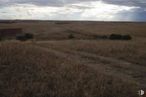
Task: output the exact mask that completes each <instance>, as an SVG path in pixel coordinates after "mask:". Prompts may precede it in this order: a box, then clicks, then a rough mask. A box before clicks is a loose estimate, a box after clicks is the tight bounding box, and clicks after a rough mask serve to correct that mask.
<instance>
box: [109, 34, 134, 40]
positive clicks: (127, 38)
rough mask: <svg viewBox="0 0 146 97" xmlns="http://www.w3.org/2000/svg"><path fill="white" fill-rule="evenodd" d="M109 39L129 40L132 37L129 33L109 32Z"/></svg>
mask: <svg viewBox="0 0 146 97" xmlns="http://www.w3.org/2000/svg"><path fill="white" fill-rule="evenodd" d="M109 39H111V40H131V39H132V37H131V36H130V35H120V34H111V35H110V37H109Z"/></svg>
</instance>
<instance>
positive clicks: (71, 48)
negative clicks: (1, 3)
mask: <svg viewBox="0 0 146 97" xmlns="http://www.w3.org/2000/svg"><path fill="white" fill-rule="evenodd" d="M3 29H5V32H6V33H5V34H4V32H2V31H4V30H3ZM11 29H15V30H13V31H12V32H11ZM18 29H21V30H18ZM15 31H16V32H15ZM19 31H20V33H19ZM13 32H14V33H13ZM0 33H3V34H0V97H139V95H138V93H137V91H138V90H141V89H142V90H146V23H145V22H94V21H86V22H85V21H19V20H15V21H0ZM25 33H27V34H28V33H29V34H31V35H32V36H33V37H31V39H28V40H24V39H21V38H22V37H18V36H20V35H21V34H25ZM113 34H114V35H119V36H120V35H127V36H129V37H130V38H128V39H125V38H124V39H123V38H120V39H119V38H116V39H112V38H111V35H113ZM143 97H145V96H143Z"/></svg>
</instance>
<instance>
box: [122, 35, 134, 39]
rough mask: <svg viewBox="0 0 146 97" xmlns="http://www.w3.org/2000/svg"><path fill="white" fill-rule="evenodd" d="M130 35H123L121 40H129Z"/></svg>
mask: <svg viewBox="0 0 146 97" xmlns="http://www.w3.org/2000/svg"><path fill="white" fill-rule="evenodd" d="M131 39H132V37H131V36H130V35H123V36H122V40H131Z"/></svg>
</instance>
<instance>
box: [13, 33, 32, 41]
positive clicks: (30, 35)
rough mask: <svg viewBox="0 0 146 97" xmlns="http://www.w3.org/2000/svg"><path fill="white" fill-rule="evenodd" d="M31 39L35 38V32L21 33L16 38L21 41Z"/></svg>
mask: <svg viewBox="0 0 146 97" xmlns="http://www.w3.org/2000/svg"><path fill="white" fill-rule="evenodd" d="M29 39H33V34H30V33H25V34H21V35H17V36H16V40H20V41H26V40H29Z"/></svg>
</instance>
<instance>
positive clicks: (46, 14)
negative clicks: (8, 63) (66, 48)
mask: <svg viewBox="0 0 146 97" xmlns="http://www.w3.org/2000/svg"><path fill="white" fill-rule="evenodd" d="M0 19H1V20H5V19H11V20H13V19H14V20H15V19H25V20H27V19H28V20H31V19H33V20H91V21H146V0H0Z"/></svg>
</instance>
